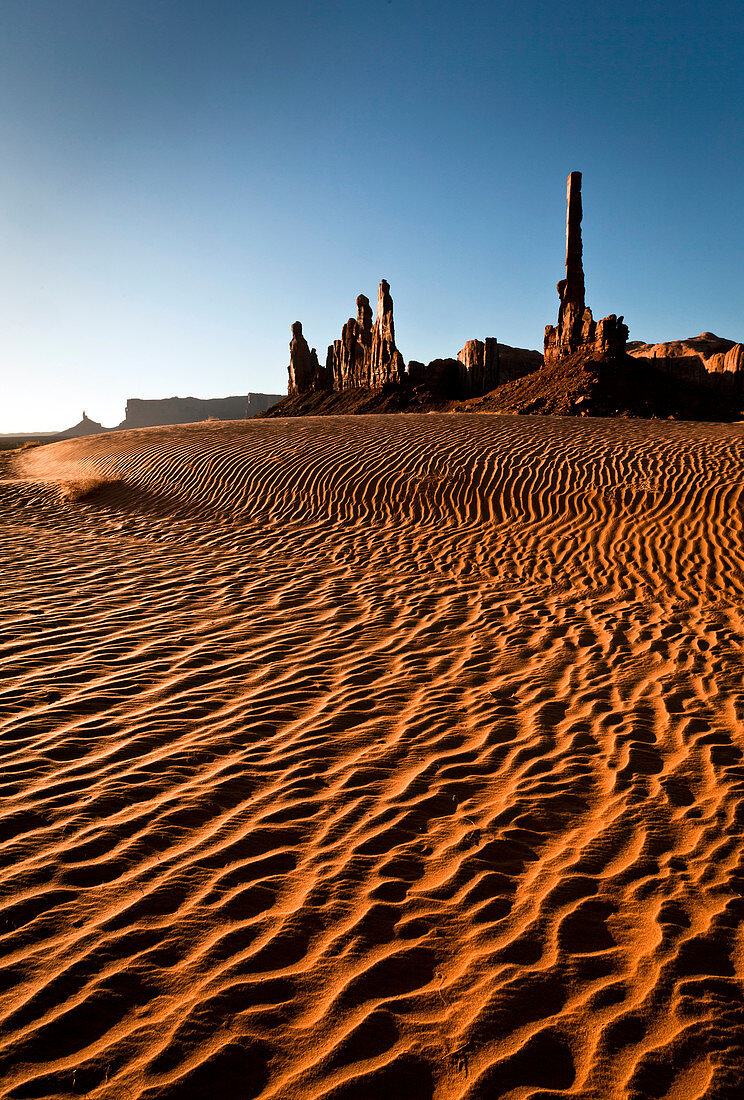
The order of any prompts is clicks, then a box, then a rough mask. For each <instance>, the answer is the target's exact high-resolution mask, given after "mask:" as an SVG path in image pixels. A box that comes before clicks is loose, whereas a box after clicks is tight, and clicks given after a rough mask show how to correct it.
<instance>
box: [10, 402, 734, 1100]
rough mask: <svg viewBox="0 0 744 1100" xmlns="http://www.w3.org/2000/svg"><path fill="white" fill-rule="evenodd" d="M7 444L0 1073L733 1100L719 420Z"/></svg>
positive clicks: (185, 430) (59, 1083)
mask: <svg viewBox="0 0 744 1100" xmlns="http://www.w3.org/2000/svg"><path fill="white" fill-rule="evenodd" d="M2 461H3V462H4V466H3V468H2V481H1V483H0V493H1V494H2V508H3V512H4V520H3V524H2V527H0V554H1V555H2V559H1V560H2V561H3V563H4V574H3V576H4V591H3V610H4V614H3V618H2V626H1V630H0V669H1V670H2V678H1V681H0V750H1V751H2V757H3V767H2V772H1V773H0V790H1V792H2V795H3V801H2V810H1V811H0V813H1V814H2V816H0V866H1V867H2V871H1V872H0V875H1V882H0V980H1V981H2V990H3V996H2V999H1V1000H0V1082H1V1084H0V1095H2V1096H7V1097H12V1098H14V1100H22V1098H38V1097H70V1096H81V1095H87V1096H90V1097H92V1098H95V1100H120V1098H126V1097H130V1098H132V1100H155V1098H157V1100H176V1098H177V1100H200V1098H210V1100H212V1098H216V1097H219V1098H222V1097H225V1098H248V1097H262V1098H264V1100H269V1098H271V1100H310V1098H312V1100H367V1098H374V1100H386V1098H388V1097H390V1098H399V1097H400V1098H410V1100H430V1098H436V1100H445V1098H446V1100H490V1098H492V1097H502V1096H504V1097H507V1096H508V1097H513V1098H525V1097H531V1098H533V1100H536V1098H538V1097H539V1098H542V1100H547V1098H548V1097H558V1096H577V1097H597V1098H603V1097H629V1098H641V1097H648V1096H653V1097H667V1098H669V1100H683V1098H692V1097H700V1098H702V1097H735V1096H740V1095H741V1066H742V1060H743V1059H744V991H743V990H742V978H743V977H744V931H742V915H743V914H744V840H743V839H742V821H743V820H744V766H743V765H742V745H743V744H744V735H743V730H742V723H743V722H744V689H743V688H742V648H743V645H744V570H743V568H742V567H743V566H744V524H743V522H742V472H743V469H744V425H741V424H736V425H715V424H707V425H702V424H691V423H667V422H641V421H621V420H593V419H590V418H586V419H582V420H571V419H561V418H548V417H546V418H537V417H534V418H533V417H498V416H482V417H473V416H467V415H464V416H460V415H452V416H440V415H420V416H419V415H410V416H406V417H392V416H390V417H384V416H370V417H351V416H350V417H344V416H340V417H328V418H320V417H319V418H312V417H311V418H307V419H299V420H298V419H295V420H264V421H247V422H234V423H217V424H208V425H207V424H203V425H191V426H185V427H184V426H179V427H173V428H151V429H141V430H136V431H125V432H121V433H117V434H112V435H105V436H94V437H90V438H85V439H78V440H70V441H66V442H63V443H57V444H54V445H52V446H47V447H41V448H38V449H35V450H31V451H28V452H26V453H24V454H22V455H16V456H7V457H3V458H2Z"/></svg>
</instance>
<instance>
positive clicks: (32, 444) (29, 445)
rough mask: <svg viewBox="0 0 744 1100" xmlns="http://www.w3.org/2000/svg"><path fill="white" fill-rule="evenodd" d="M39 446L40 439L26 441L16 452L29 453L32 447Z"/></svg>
mask: <svg viewBox="0 0 744 1100" xmlns="http://www.w3.org/2000/svg"><path fill="white" fill-rule="evenodd" d="M40 446H41V440H40V439H27V440H26V442H25V443H21V445H20V447H19V448H18V450H19V451H30V450H31V448H32V447H40Z"/></svg>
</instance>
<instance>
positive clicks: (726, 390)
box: [628, 332, 744, 396]
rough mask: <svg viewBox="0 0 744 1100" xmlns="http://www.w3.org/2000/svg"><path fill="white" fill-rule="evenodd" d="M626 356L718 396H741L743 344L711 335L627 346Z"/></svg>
mask: <svg viewBox="0 0 744 1100" xmlns="http://www.w3.org/2000/svg"><path fill="white" fill-rule="evenodd" d="M628 354H629V355H632V356H634V358H636V359H651V360H653V364H654V366H655V367H658V368H659V369H660V370H663V371H664V372H665V374H671V375H674V376H675V377H676V378H682V379H686V380H687V381H689V382H696V383H698V384H699V385H703V386H707V387H708V388H709V389H713V390H716V391H717V392H718V393H722V394H730V395H732V396H736V395H741V394H744V344H736V343H734V341H733V340H725V339H723V338H722V337H720V336H716V335H715V333H713V332H701V333H700V335H699V336H690V337H688V338H687V339H686V340H668V341H667V342H665V343H661V344H642V343H640V342H636V343H633V344H629V345H628Z"/></svg>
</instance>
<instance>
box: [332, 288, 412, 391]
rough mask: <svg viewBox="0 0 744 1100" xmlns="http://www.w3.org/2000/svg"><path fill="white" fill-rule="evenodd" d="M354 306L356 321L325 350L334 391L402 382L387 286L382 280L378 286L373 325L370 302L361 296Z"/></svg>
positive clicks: (402, 371)
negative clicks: (375, 314) (355, 308)
mask: <svg viewBox="0 0 744 1100" xmlns="http://www.w3.org/2000/svg"><path fill="white" fill-rule="evenodd" d="M356 304H357V315H356V318H354V317H350V318H349V320H348V321H347V322H346V324H345V325H344V327H343V329H342V332H341V339H340V340H334V342H333V343H332V344H331V345H330V346H329V348H328V355H327V357H326V372H327V377H328V379H329V380H330V383H331V385H332V387H333V389H334V390H348V389H361V388H369V389H380V388H381V387H382V386H385V385H388V384H389V383H391V382H392V383H400V382H402V381H403V376H404V374H405V365H404V363H403V356H402V355H401V353H400V352H399V351H398V349H397V348H396V346H395V325H394V322H393V299H392V298H391V296H390V284H389V283H388V282H387V281H386V280H385V279H383V280H382V282H381V283H380V287H379V290H378V292H377V316H376V318H375V321H374V324H373V323H372V307H371V306H370V304H369V298H367V297H366V295H364V294H360V295H359V297H358V298H357V302H356Z"/></svg>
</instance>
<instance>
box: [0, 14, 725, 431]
mask: <svg viewBox="0 0 744 1100" xmlns="http://www.w3.org/2000/svg"><path fill="white" fill-rule="evenodd" d="M743 39H744V32H743V31H742V18H741V13H740V7H739V5H738V4H734V3H728V2H727V3H720V2H716V0H713V2H711V3H706V4H703V3H689V2H685V0H682V2H678V3H660V2H657V0H645V2H643V3H638V2H635V0H627V2H625V3H622V4H621V3H602V2H601V0H593V2H588V0H572V3H571V4H570V5H569V4H562V3H557V2H556V0H551V2H547V0H523V2H521V3H519V4H515V3H513V2H510V3H501V2H498V0H497V2H491V3H484V2H474V0H457V2H454V0H453V2H450V0H426V2H424V0H368V2H366V3H364V4H361V3H355V2H350V0H347V2H340V0H328V2H325V0H317V2H315V3H312V4H308V3H299V2H294V0H273V2H272V3H271V4H266V3H265V0H262V2H261V3H253V2H252V0H2V4H1V5H0V107H1V109H0V153H1V155H0V379H2V389H3V400H2V402H1V403H0V431H8V432H10V431H24V430H28V431H34V430H40V431H41V430H53V429H57V428H64V427H67V426H68V425H70V424H71V423H73V422H74V421H76V420H78V419H79V417H80V413H81V411H82V409H83V408H85V410H86V411H87V412H88V415H89V416H91V417H93V418H95V419H96V420H100V421H102V422H103V423H104V424H114V423H117V422H118V421H119V420H120V419H121V418H122V416H123V413H124V403H125V401H126V399H127V397H170V396H173V395H175V394H177V395H179V396H187V395H194V396H198V397H218V396H225V395H227V394H234V393H247V392H249V391H251V390H257V391H268V392H284V390H285V388H286V366H287V361H288V349H287V346H288V342H289V338H290V325H291V322H292V321H294V320H297V319H299V320H301V321H302V322H303V326H304V330H305V334H306V336H307V338H308V340H309V342H310V343H311V344H312V345H314V346H315V347H317V348H318V350H319V352H320V353H321V355H324V354H325V349H326V346H327V344H328V343H329V342H330V341H331V340H332V339H334V338H335V337H336V336H337V335H338V334H339V332H340V329H341V325H342V324H343V322H344V320H345V319H346V318H347V317H348V316H349V315H350V314H351V313H353V312H354V308H355V307H354V302H355V298H356V295H357V294H359V293H360V292H363V293H366V294H367V295H368V296H369V297H370V298H371V299H372V300H373V301H374V297H375V294H376V288H377V284H378V282H379V280H380V278H381V277H383V276H384V277H385V278H387V279H388V280H389V282H390V284H391V288H392V294H393V298H394V300H395V314H396V333H397V338H398V340H397V342H398V346H399V347H400V349H401V351H402V352H403V356H404V358H405V359H406V360H408V359H411V358H415V359H421V360H424V361H427V360H429V359H432V358H434V357H437V356H446V355H453V354H456V353H457V351H458V349H459V348H460V347H462V345H463V343H464V342H465V341H466V340H468V339H472V338H474V337H479V338H483V337H484V336H496V337H498V338H499V339H500V340H501V341H503V342H504V343H508V344H513V345H517V346H521V347H530V348H541V347H542V336H543V330H544V326H545V324H547V323H551V322H554V319H555V315H556V313H557V305H558V299H557V295H556V292H555V283H556V281H557V280H558V279H559V278H561V276H562V273H563V261H564V235H565V184H566V176H567V174H568V173H569V172H570V171H572V170H574V169H577V170H580V171H583V173H584V262H585V270H586V282H587V299H588V303H589V304H590V305H591V306H592V308H593V310H594V314H595V316H603V315H605V314H607V313H610V312H616V313H623V314H625V317H626V320H627V322H628V324H629V326H630V330H631V339H643V340H661V339H670V338H677V337H682V336H689V335H693V334H696V333H698V332H701V331H703V330H705V329H709V330H711V331H714V332H716V333H718V334H719V335H723V336H728V337H730V338H731V339H740V340H742V339H744V319H743V318H742V301H743V300H744V296H743V294H742V291H743V289H744V288H743V287H742V279H741V257H742V253H743V252H744V219H743V218H742V209H741V208H742V177H743V174H744V140H743V139H744V132H743V125H744V124H743V123H742V110H741V108H742V103H744V66H743V65H742V63H741V58H742V47H743V46H744V42H743V41H742V40H743Z"/></svg>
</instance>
